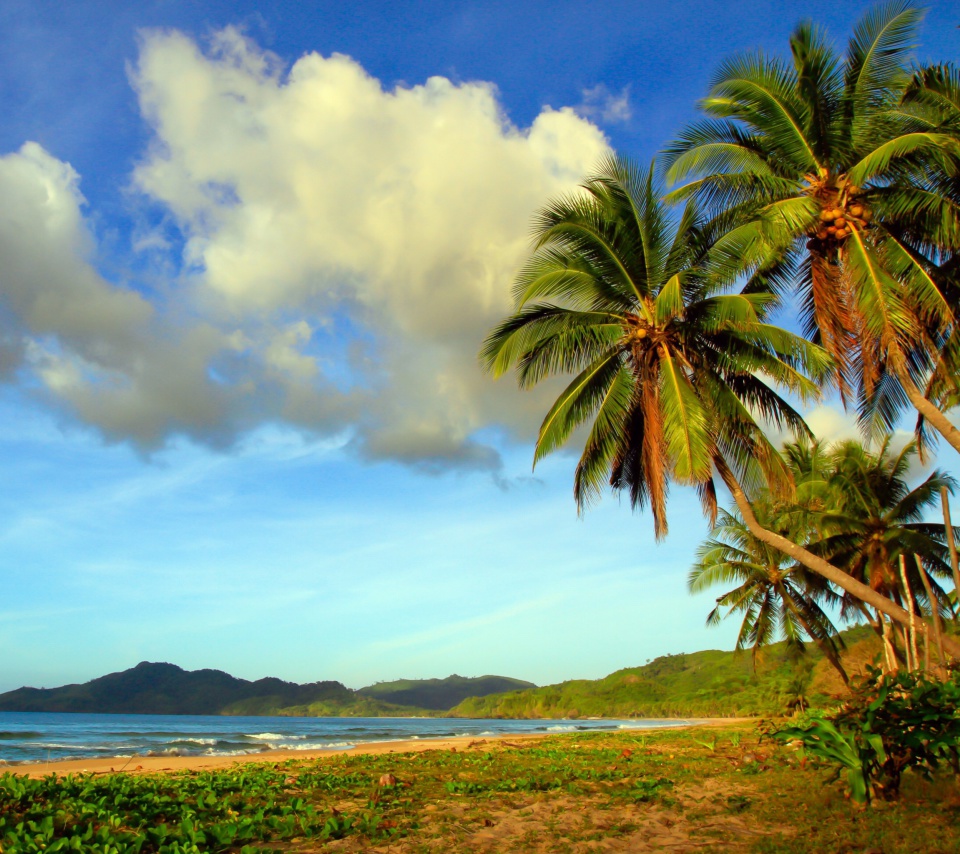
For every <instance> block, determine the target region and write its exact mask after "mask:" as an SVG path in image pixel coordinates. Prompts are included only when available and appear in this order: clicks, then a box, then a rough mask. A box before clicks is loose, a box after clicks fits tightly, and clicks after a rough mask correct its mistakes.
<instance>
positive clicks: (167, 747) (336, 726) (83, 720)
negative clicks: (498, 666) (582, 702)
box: [0, 712, 688, 765]
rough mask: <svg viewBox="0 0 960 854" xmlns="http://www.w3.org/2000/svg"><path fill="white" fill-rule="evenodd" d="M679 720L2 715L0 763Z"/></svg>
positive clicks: (330, 745)
mask: <svg viewBox="0 0 960 854" xmlns="http://www.w3.org/2000/svg"><path fill="white" fill-rule="evenodd" d="M686 723H688V722H687V721H678V720H575V721H573V720H571V721H566V720H533V721H531V720H523V721H519V720H516V721H515V720H471V719H463V718H286V717H284V718H275V717H219V716H209V715H85V714H58V713H49V712H0V764H4V765H11V764H19V763H22V762H47V761H49V760H52V759H85V758H88V757H104V758H112V757H118V758H122V757H130V756H163V755H166V756H242V755H244V754H251V753H260V752H262V751H264V750H275V749H279V748H283V749H286V750H333V749H337V748H351V747H357V746H359V745H362V744H365V743H368V742H372V741H406V740H409V739H430V738H448V737H451V736H458V735H466V736H474V737H477V736H491V735H504V734H510V735H515V734H519V733H550V732H569V731H595V730H616V729H647V728H650V727H660V726H681V725H683V724H686Z"/></svg>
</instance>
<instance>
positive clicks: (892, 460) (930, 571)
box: [690, 441, 954, 678]
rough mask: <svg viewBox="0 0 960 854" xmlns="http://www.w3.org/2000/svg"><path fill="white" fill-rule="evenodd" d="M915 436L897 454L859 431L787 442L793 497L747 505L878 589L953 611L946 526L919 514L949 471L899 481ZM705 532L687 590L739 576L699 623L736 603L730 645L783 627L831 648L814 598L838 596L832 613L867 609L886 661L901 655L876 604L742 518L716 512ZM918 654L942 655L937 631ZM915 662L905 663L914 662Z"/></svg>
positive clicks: (800, 642) (755, 642)
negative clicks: (737, 622)
mask: <svg viewBox="0 0 960 854" xmlns="http://www.w3.org/2000/svg"><path fill="white" fill-rule="evenodd" d="M915 454H916V446H915V444H913V443H907V444H906V445H905V446H904V447H903V448H902V449H901V450H900V452H899V453H893V452H891V450H890V446H889V442H888V441H884V442H882V443H881V444H880V447H879V448H878V449H877V450H876V451H870V450H868V449H867V448H865V447H864V446H863V445H862V444H861V443H860V442H857V441H847V442H841V443H837V444H836V445H835V446H833V447H830V448H825V447H824V446H822V445H821V444H820V443H813V444H809V443H806V442H798V443H795V444H792V445H789V446H788V447H787V448H786V450H785V455H786V457H787V460H788V464H789V466H790V471H791V474H792V476H793V480H794V483H795V484H796V486H797V490H796V493H795V495H794V497H793V498H792V499H791V500H781V501H779V502H777V501H774V499H773V497H772V496H769V495H768V496H766V497H761V498H759V499H758V500H757V501H756V502H755V504H754V511H755V513H756V515H757V517H758V518H759V519H761V520H762V521H763V524H764V526H765V527H767V528H772V529H775V530H777V531H778V532H779V533H780V534H782V535H783V536H784V537H787V538H789V539H791V540H793V541H795V542H799V543H803V544H804V545H805V547H806V548H808V549H810V550H811V551H814V552H816V553H817V554H819V555H821V556H823V557H825V558H827V559H828V560H829V561H830V562H831V563H832V564H835V565H836V566H839V567H842V568H843V569H844V570H845V571H846V572H848V573H849V574H850V575H851V576H852V577H854V578H856V579H858V580H860V581H862V582H863V583H865V584H869V585H870V587H871V588H872V589H874V590H876V591H879V592H880V593H882V594H883V595H884V596H887V597H889V598H891V599H892V600H894V601H896V602H897V603H899V604H901V605H908V604H909V607H910V610H911V611H913V612H915V613H917V614H918V615H923V614H925V613H929V614H933V615H934V618H935V621H936V622H937V623H938V624H939V622H940V619H941V617H943V616H944V615H946V614H948V613H950V605H949V600H948V598H947V595H946V593H945V592H944V590H943V588H942V587H941V586H940V584H939V581H938V580H943V579H949V578H950V576H951V567H950V562H949V561H950V557H949V549H948V546H947V536H946V529H945V528H944V526H943V525H941V524H932V523H927V522H924V521H922V520H923V516H924V514H925V512H926V511H929V510H930V509H931V508H932V507H934V506H935V505H936V503H937V502H938V499H939V497H940V493H941V490H943V489H947V490H950V489H952V488H953V486H954V481H953V479H952V478H951V477H949V476H948V475H946V474H944V473H943V472H941V471H938V470H935V471H933V472H931V473H930V474H929V475H928V476H927V477H926V478H925V479H924V480H923V482H922V483H920V484H919V485H918V486H916V487H914V488H913V489H911V488H910V487H909V485H908V483H907V473H908V468H909V465H910V462H911V460H912V458H913V457H914V455H915ZM712 537H713V538H712V539H710V540H708V541H707V542H706V543H705V544H704V545H703V546H701V548H700V550H699V552H698V560H697V563H696V564H695V566H694V568H693V570H692V571H691V574H690V586H691V589H692V590H694V591H699V590H703V589H705V588H706V587H708V586H710V585H713V584H718V583H729V582H730V581H739V582H740V586H739V587H736V588H735V589H733V590H730V591H728V592H726V593H724V594H723V595H722V596H720V597H719V598H718V599H717V607H716V608H715V609H714V610H713V611H711V613H710V615H709V616H708V618H707V622H708V623H712V622H717V621H719V619H721V618H722V616H723V612H722V609H724V608H726V609H727V614H729V613H732V612H742V613H743V614H744V618H743V624H742V628H741V632H740V637H739V639H738V648H741V647H744V646H747V645H751V646H753V648H754V649H755V650H756V649H758V648H759V647H761V646H763V645H765V644H768V643H770V642H771V641H772V640H775V639H776V637H777V636H778V635H780V634H783V635H784V636H785V637H786V639H787V642H788V643H790V644H791V645H793V646H794V647H795V648H796V649H797V650H798V651H802V650H803V648H804V639H805V638H809V639H812V640H814V641H816V642H817V644H818V645H820V647H821V649H822V650H823V652H824V654H825V655H826V656H827V657H828V658H829V659H830V660H831V661H833V662H834V664H835V666H836V667H837V668H838V671H839V672H840V673H841V675H843V676H844V678H845V674H844V673H843V670H842V668H841V667H840V664H839V661H838V660H837V659H836V648H835V640H834V639H835V637H836V635H837V631H836V628H835V627H834V626H833V623H832V622H831V620H830V618H829V617H828V616H827V614H826V613H825V612H824V611H823V610H822V609H821V608H820V604H819V603H820V602H823V601H827V602H829V603H831V604H834V605H836V604H841V605H842V607H841V608H840V614H841V616H844V617H847V616H849V615H851V614H853V615H854V616H855V617H859V616H861V615H866V616H868V617H869V618H870V619H871V620H873V621H874V622H875V623H876V626H877V631H878V632H879V633H881V634H883V635H884V637H885V638H886V646H887V650H886V651H887V653H888V661H887V662H886V664H887V665H888V666H893V657H894V656H896V655H899V657H900V659H901V660H902V661H904V662H905V663H906V662H907V658H908V655H907V653H908V652H909V651H910V650H908V649H907V648H906V647H905V648H904V649H903V650H902V651H900V650H897V649H896V639H895V636H894V634H895V633H893V632H891V631H890V630H889V627H888V626H887V625H886V623H885V622H884V621H883V615H882V613H881V612H875V613H874V614H873V615H872V616H871V614H870V612H869V609H868V608H867V607H866V606H865V605H864V604H863V603H862V602H861V601H860V600H859V599H856V598H854V597H851V596H849V595H844V596H838V595H837V594H836V593H834V592H833V591H831V590H830V589H829V588H827V587H826V586H825V585H824V583H823V580H822V579H821V578H820V577H819V576H817V575H815V574H813V573H810V572H807V571H805V568H804V567H803V566H802V565H801V564H799V563H797V562H794V561H790V560H788V559H786V557H785V556H784V555H783V553H782V552H780V551H779V550H776V549H772V548H771V547H770V546H768V545H767V544H766V543H764V542H762V541H761V540H759V539H758V538H757V537H755V536H754V535H753V534H752V533H751V532H750V531H749V530H748V529H747V527H746V525H744V524H743V522H742V520H741V519H740V518H739V517H737V516H733V515H730V514H724V515H723V517H722V518H721V524H720V525H719V526H718V527H716V528H715V529H714V532H713V535H712ZM925 644H926V646H927V650H928V652H927V656H926V659H927V660H929V659H930V657H931V656H933V658H934V661H935V662H936V663H939V660H940V659H942V658H943V654H942V652H941V651H940V650H939V648H937V649H935V650H932V649H931V648H932V647H933V646H936V645H937V639H936V638H933V639H931V638H926V640H925ZM915 665H916V662H914V666H915Z"/></svg>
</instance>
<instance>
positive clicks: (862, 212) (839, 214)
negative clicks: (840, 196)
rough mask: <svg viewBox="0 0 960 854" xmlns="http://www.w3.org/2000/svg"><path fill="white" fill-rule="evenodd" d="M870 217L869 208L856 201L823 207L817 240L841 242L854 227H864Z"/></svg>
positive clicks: (871, 215)
mask: <svg viewBox="0 0 960 854" xmlns="http://www.w3.org/2000/svg"><path fill="white" fill-rule="evenodd" d="M872 218H873V214H872V213H871V211H870V209H869V208H867V207H866V206H865V205H863V204H861V203H860V202H858V201H852V202H850V203H849V204H847V205H846V206H845V207H835V208H830V207H828V208H824V209H823V210H822V211H821V212H820V224H819V226H818V228H817V232H816V237H817V240H820V241H835V242H837V243H842V242H843V241H844V240H845V239H846V238H847V237H848V236H849V235H850V232H851V231H853V229H854V228H866V227H867V225H868V223H869V222H870V220H871V219H872Z"/></svg>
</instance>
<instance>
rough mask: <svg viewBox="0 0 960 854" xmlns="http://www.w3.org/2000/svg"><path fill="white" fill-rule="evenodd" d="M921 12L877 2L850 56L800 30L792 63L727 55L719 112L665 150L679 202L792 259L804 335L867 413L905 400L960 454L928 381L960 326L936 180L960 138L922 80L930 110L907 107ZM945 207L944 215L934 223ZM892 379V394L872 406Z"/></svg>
mask: <svg viewBox="0 0 960 854" xmlns="http://www.w3.org/2000/svg"><path fill="white" fill-rule="evenodd" d="M920 18H921V13H920V12H919V11H918V10H916V9H912V8H910V7H908V6H906V5H904V4H903V3H900V2H894V3H891V4H888V5H885V6H882V7H878V8H877V9H875V10H874V11H872V12H870V13H868V14H867V15H866V16H865V17H864V18H863V19H862V20H861V22H860V23H859V24H858V25H857V27H856V29H855V30H854V33H853V37H852V38H851V40H850V43H849V45H848V48H847V51H846V54H845V56H843V57H842V58H841V57H838V56H837V55H836V54H835V53H834V51H833V50H832V49H831V48H830V47H829V46H828V45H827V43H826V41H825V39H824V37H823V35H822V34H821V33H820V32H819V31H818V30H817V29H816V28H814V27H813V26H812V25H810V24H802V25H800V26H799V27H798V28H797V29H796V30H795V32H794V34H793V36H792V37H791V40H790V49H791V54H792V63H790V64H788V63H786V62H783V61H781V60H779V59H776V58H771V57H768V56H764V55H762V54H756V55H750V56H739V57H735V58H733V59H731V60H728V61H727V62H725V63H724V64H723V65H722V66H721V68H720V70H719V72H718V74H717V76H716V78H715V80H714V83H713V87H712V89H711V92H710V94H709V96H708V97H707V98H706V99H705V100H704V101H702V102H701V107H702V109H703V111H704V112H705V113H706V114H707V117H708V118H707V119H706V120H705V121H701V122H699V123H697V124H694V125H693V126H692V127H690V128H688V129H687V130H686V131H685V132H683V133H682V134H681V136H680V138H679V139H678V140H677V141H676V142H674V143H673V144H672V145H671V146H669V148H668V150H667V152H666V158H667V162H668V164H669V170H668V175H669V177H670V180H671V181H673V182H686V183H685V184H684V185H683V186H681V187H680V188H679V189H678V190H676V191H674V193H673V194H672V197H673V198H674V199H684V198H689V197H694V198H697V199H698V200H700V201H702V202H703V203H705V204H706V205H708V206H709V208H710V210H711V211H712V212H713V213H714V214H716V215H718V216H720V217H721V218H724V219H726V220H728V221H730V222H735V223H739V224H740V230H741V231H742V232H743V233H744V234H749V235H750V237H751V241H752V243H753V244H755V245H756V246H759V247H762V248H761V249H760V250H755V251H762V252H764V253H766V252H769V251H775V252H778V253H779V254H780V256H781V257H782V259H783V262H784V264H785V265H788V266H792V267H793V269H794V271H795V273H796V275H795V277H794V282H793V284H794V285H795V286H796V287H797V289H798V291H799V296H800V303H801V306H802V315H803V317H802V319H803V323H804V326H805V332H806V333H807V334H808V335H810V336H812V338H813V340H816V341H819V342H821V343H822V344H823V346H824V347H825V348H826V350H827V351H828V352H829V353H830V354H831V355H832V356H833V358H834V365H835V375H834V379H835V381H836V383H837V385H838V386H839V388H840V391H841V393H842V395H843V397H844V400H845V401H846V400H849V399H850V396H851V394H852V390H853V389H854V388H859V390H860V395H861V398H862V401H863V405H864V408H865V410H871V411H872V413H873V414H879V415H881V416H884V417H887V418H893V417H894V413H893V412H892V410H895V409H896V408H897V407H898V406H899V405H901V403H902V400H901V399H902V398H903V397H904V396H905V397H906V398H907V399H909V401H910V403H911V404H913V405H914V406H915V407H916V408H917V410H918V411H919V412H920V413H921V414H922V416H923V417H924V418H926V419H928V420H929V422H930V423H931V424H932V425H933V426H934V427H935V428H936V429H937V430H938V431H940V432H941V433H942V434H943V435H944V436H945V437H946V438H947V440H948V441H949V442H950V443H951V444H952V445H953V446H954V447H955V448H956V449H957V450H958V451H960V431H957V430H956V429H955V428H954V427H953V425H952V424H951V423H950V421H949V420H948V419H947V418H946V417H945V416H944V415H943V412H942V411H941V409H940V408H939V407H937V406H936V405H935V403H934V402H932V401H931V400H929V399H928V398H927V397H925V396H924V392H923V388H922V387H923V384H924V378H925V377H926V376H927V375H928V374H929V373H930V372H931V371H932V370H933V369H934V365H935V362H936V360H937V358H938V348H939V346H940V344H941V343H942V341H943V340H944V339H945V337H949V333H950V330H951V327H952V324H953V321H954V308H955V306H952V305H951V301H950V299H948V296H947V294H945V291H944V284H943V281H942V277H941V276H939V275H938V269H939V268H938V265H937V261H938V260H939V257H938V253H941V252H943V251H951V247H952V248H953V249H956V248H957V245H958V243H957V237H958V234H960V230H958V228H957V226H956V223H957V222H960V219H958V210H960V208H958V206H957V204H956V202H955V200H954V201H951V202H947V203H943V204H939V205H937V204H935V203H934V201H933V200H932V199H933V197H935V196H936V192H931V189H932V188H931V187H930V181H929V180H928V179H926V178H924V177H922V176H923V175H924V174H926V173H925V172H924V169H925V168H926V172H927V173H929V172H930V171H931V170H933V171H934V172H935V173H936V174H937V175H939V176H946V175H949V174H951V172H953V171H954V170H955V167H956V164H957V163H958V162H960V136H958V133H957V129H956V128H954V127H953V126H952V125H951V124H950V122H949V120H947V119H945V118H942V117H941V118H935V117H934V114H937V113H936V109H937V108H935V107H934V106H931V104H930V99H927V100H926V101H924V98H925V97H926V94H927V93H928V89H929V87H926V88H925V87H924V86H923V85H922V83H921V84H916V85H915V87H914V88H917V89H923V90H924V91H923V93H921V95H919V96H917V97H915V98H914V102H915V103H916V104H918V105H919V106H916V107H911V108H909V109H908V108H906V107H905V106H904V97H905V94H906V92H907V88H908V84H909V74H908V73H907V67H906V62H907V58H908V49H909V43H910V41H911V40H912V38H913V36H914V33H915V30H916V26H917V24H918V22H919V20H920ZM941 112H942V111H941ZM937 115H939V114H937ZM934 208H936V210H935V211H934V210H933V209H934ZM938 215H939V216H941V217H946V220H947V223H946V225H941V226H939V227H938V228H936V229H931V228H929V227H928V226H930V224H931V222H932V221H933V220H934V219H935V218H936V216H938ZM918 228H920V229H922V230H923V235H922V238H920V239H918V237H917V233H916V232H917V229H918ZM884 378H886V380H887V383H886V387H885V388H884V387H881V388H880V391H881V392H882V393H884V394H886V397H887V403H886V404H885V405H883V406H880V407H876V406H873V407H872V409H871V401H873V400H874V398H875V395H876V394H877V393H878V384H881V380H882V379H884ZM891 378H892V380H893V381H894V385H895V387H896V388H895V390H894V391H891V389H890V388H889V386H890V380H891ZM881 386H882V384H881Z"/></svg>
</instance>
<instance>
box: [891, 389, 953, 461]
mask: <svg viewBox="0 0 960 854" xmlns="http://www.w3.org/2000/svg"><path fill="white" fill-rule="evenodd" d="M897 379H899V380H900V385H902V386H903V390H904V392H905V393H906V395H907V398H908V399H909V400H910V403H912V404H913V408H914V409H916V410H917V412H919V413H920V414H921V415H922V416H923V417H924V418H925V419H926V420H927V421H929V422H930V423H931V424H932V425H933V427H934V429H935V430H936V431H937V432H938V433H939V434H940V435H941V436H943V438H944V439H946V440H947V442H949V443H950V445H951V446H952V447H953V449H954V450H955V451H956V452H957V453H958V454H960V430H958V429H957V428H956V427H954V426H953V422H952V421H950V419H949V418H947V416H946V415H944V414H943V412H942V411H941V410H940V408H939V407H938V406H937V405H936V404H935V403H933V402H932V401H930V400H928V399H927V398H926V397H924V395H923V392H922V391H920V389H919V388H917V386H916V384H915V383H914V382H913V380H911V379H910V377H908V376H904V375H902V373H901V374H900V375H898V377H897Z"/></svg>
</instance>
